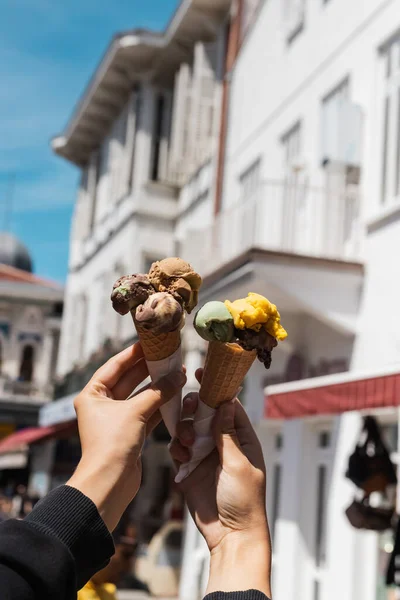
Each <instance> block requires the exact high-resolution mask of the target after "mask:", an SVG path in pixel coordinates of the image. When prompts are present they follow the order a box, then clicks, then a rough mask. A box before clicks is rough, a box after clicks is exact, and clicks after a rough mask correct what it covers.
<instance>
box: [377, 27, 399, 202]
mask: <svg viewBox="0 0 400 600" xmlns="http://www.w3.org/2000/svg"><path fill="white" fill-rule="evenodd" d="M381 60H382V63H383V69H382V70H383V86H382V92H383V97H382V100H381V103H382V104H381V106H382V121H381V122H382V146H381V165H382V174H381V202H382V203H386V202H389V201H390V200H391V199H395V198H399V197H400V37H397V38H395V39H393V40H391V41H390V43H389V44H387V45H386V47H385V48H384V50H383V51H382V55H381Z"/></svg>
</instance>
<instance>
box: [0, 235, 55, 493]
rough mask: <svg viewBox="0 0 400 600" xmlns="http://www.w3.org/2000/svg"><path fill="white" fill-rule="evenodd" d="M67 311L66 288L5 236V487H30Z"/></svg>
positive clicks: (1, 391)
mask: <svg viewBox="0 0 400 600" xmlns="http://www.w3.org/2000/svg"><path fill="white" fill-rule="evenodd" d="M62 307H63V288H62V287H61V286H60V285H58V284H56V283H55V282H52V281H47V280H45V279H42V278H40V277H37V276H36V275H34V274H32V261H31V258H30V255H29V253H28V251H27V249H26V248H25V247H24V246H23V244H22V243H21V242H19V241H18V240H17V239H16V238H15V237H14V236H12V235H11V234H9V233H4V232H3V233H0V440H1V441H0V486H1V487H4V486H5V485H7V484H9V483H10V481H13V482H14V483H15V484H16V483H18V482H19V483H25V482H26V481H27V477H28V474H29V473H28V469H27V467H28V453H27V447H26V444H27V442H28V441H29V440H28V439H27V438H26V432H27V431H28V432H29V434H30V435H32V433H36V430H35V426H36V425H37V423H38V415H39V409H40V408H41V407H42V406H43V405H44V404H46V403H48V402H49V401H50V400H51V398H52V395H53V387H52V383H53V380H54V376H55V367H56V362H57V353H58V343H59V337H60V327H61V316H62ZM4 438H7V441H6V440H5V439H4ZM29 439H31V438H29ZM5 443H6V445H4V444H5ZM32 460H33V461H34V460H35V459H34V456H32ZM32 465H33V466H34V463H32Z"/></svg>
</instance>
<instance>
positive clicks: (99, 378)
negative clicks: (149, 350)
mask: <svg viewBox="0 0 400 600" xmlns="http://www.w3.org/2000/svg"><path fill="white" fill-rule="evenodd" d="M142 358H143V350H142V347H141V345H140V344H139V343H137V344H134V345H133V346H130V347H129V348H126V350H123V351H122V352H120V353H119V354H117V355H116V356H113V357H112V358H110V360H108V361H107V362H106V363H105V365H103V366H102V367H100V369H98V370H97V371H96V373H95V374H94V375H93V377H92V379H91V382H95V383H100V384H102V385H104V386H105V387H106V388H108V389H109V390H111V389H112V388H114V387H115V386H116V385H117V383H118V381H119V380H120V379H121V377H122V376H123V375H124V374H125V373H126V372H127V371H128V370H129V369H131V368H132V367H133V365H134V364H136V363H137V361H138V360H141V359H142Z"/></svg>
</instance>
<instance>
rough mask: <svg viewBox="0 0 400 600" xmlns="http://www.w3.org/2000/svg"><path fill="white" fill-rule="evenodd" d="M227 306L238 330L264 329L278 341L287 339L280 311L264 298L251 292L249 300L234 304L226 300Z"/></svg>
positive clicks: (245, 299)
mask: <svg viewBox="0 0 400 600" xmlns="http://www.w3.org/2000/svg"><path fill="white" fill-rule="evenodd" d="M225 306H226V307H227V309H228V310H229V312H230V313H231V315H232V317H233V322H234V326H235V327H236V329H251V330H253V331H260V330H261V329H262V328H263V329H265V330H266V331H267V332H268V333H269V334H270V335H272V336H273V337H274V338H275V339H277V340H278V341H281V340H284V339H285V338H286V337H287V332H286V330H285V329H284V328H283V327H282V325H281V316H280V314H279V312H278V309H277V308H276V306H275V304H272V302H270V301H269V300H268V299H267V298H265V297H264V296H261V295H260V294H255V293H253V292H250V293H249V294H248V296H247V298H240V299H239V300H235V301H234V302H230V301H229V300H226V301H225Z"/></svg>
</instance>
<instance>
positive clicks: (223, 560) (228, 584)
mask: <svg viewBox="0 0 400 600" xmlns="http://www.w3.org/2000/svg"><path fill="white" fill-rule="evenodd" d="M270 580H271V541H270V536H269V531H268V525H267V524H265V527H259V528H257V529H256V530H246V531H235V532H231V533H228V534H227V535H226V536H225V537H224V538H223V540H222V541H221V542H220V543H219V544H218V546H217V547H216V548H214V549H213V550H212V551H211V557H210V577H209V581H208V586H207V594H210V593H213V592H240V591H245V590H250V589H254V590H259V591H261V592H263V593H264V594H265V595H266V596H267V597H268V598H270V597H271V582H270Z"/></svg>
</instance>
